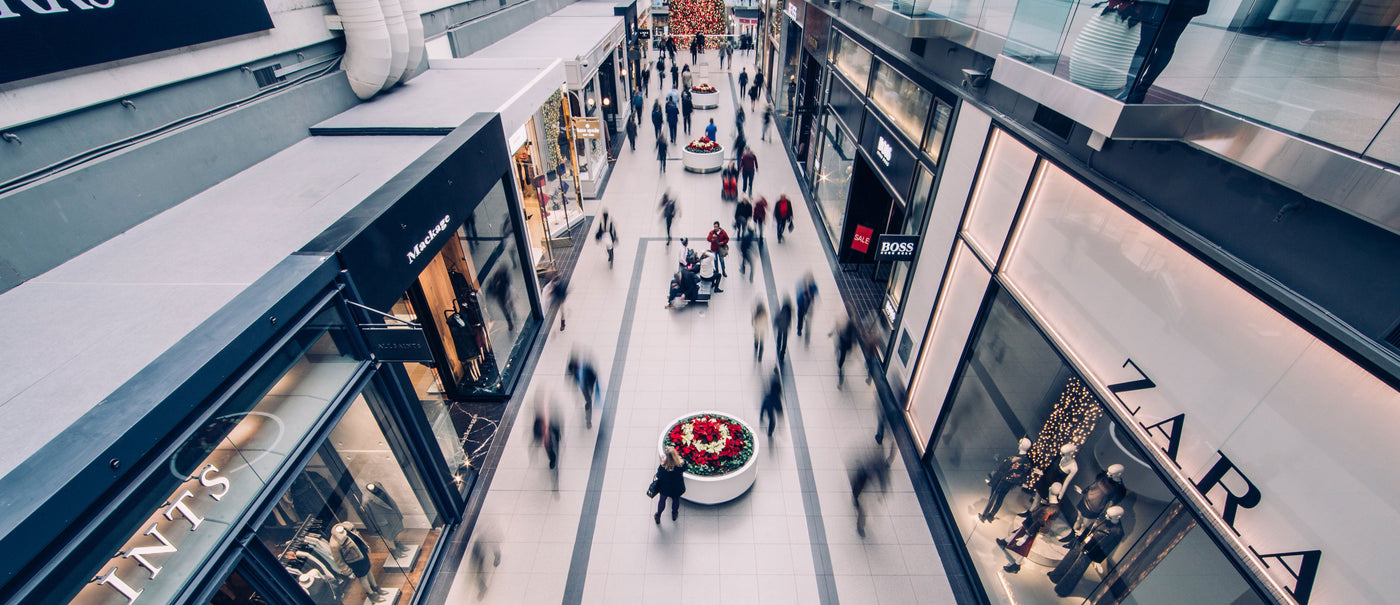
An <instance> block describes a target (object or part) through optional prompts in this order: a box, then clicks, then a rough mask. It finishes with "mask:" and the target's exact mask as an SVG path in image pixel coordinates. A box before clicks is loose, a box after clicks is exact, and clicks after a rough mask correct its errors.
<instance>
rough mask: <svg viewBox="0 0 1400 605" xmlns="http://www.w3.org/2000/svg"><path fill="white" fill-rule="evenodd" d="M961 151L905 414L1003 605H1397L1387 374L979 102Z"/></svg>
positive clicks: (958, 139)
mask: <svg viewBox="0 0 1400 605" xmlns="http://www.w3.org/2000/svg"><path fill="white" fill-rule="evenodd" d="M950 154H953V155H957V156H959V157H963V156H966V157H968V158H973V159H971V160H968V162H969V163H970V166H969V168H970V169H971V173H970V174H969V179H968V180H967V182H966V183H965V184H964V183H962V182H961V180H960V179H956V178H955V179H952V181H953V182H950V181H948V180H947V179H949V178H950V177H948V176H947V175H945V185H946V186H947V187H948V188H950V189H953V190H952V191H949V192H946V193H947V196H948V197H947V198H945V197H943V196H944V194H945V192H944V191H942V190H940V192H939V195H940V198H939V203H940V204H941V203H943V202H944V201H945V199H946V200H948V204H949V208H946V209H944V213H945V214H946V217H945V216H943V215H939V218H950V219H951V220H950V224H951V225H952V226H953V229H954V233H952V234H951V235H952V237H951V238H950V239H948V240H941V241H943V242H945V243H944V244H943V245H945V246H947V248H945V250H944V252H943V253H942V254H945V255H946V258H947V259H948V262H947V264H946V269H943V267H944V265H938V266H937V267H936V269H935V270H930V271H927V272H926V273H927V274H929V275H935V276H936V280H934V281H932V283H930V281H929V279H928V277H927V276H926V275H923V273H925V272H923V271H921V272H920V274H916V276H915V279H914V281H915V282H916V284H915V287H916V288H919V289H928V290H929V291H936V292H938V295H937V299H936V304H935V305H934V307H933V309H934V310H933V312H932V314H931V315H930V316H925V318H924V319H922V320H920V321H926V322H928V327H927V332H926V333H927V335H928V336H927V337H926V338H924V339H923V342H922V344H921V345H920V346H919V347H918V348H917V354H916V355H915V356H913V358H912V359H911V373H912V377H911V383H910V392H909V393H910V394H909V400H908V408H907V409H906V410H905V414H906V420H907V422H908V424H909V426H910V429H911V433H912V434H913V435H915V436H916V437H917V438H916V441H917V445H919V446H920V447H921V448H923V462H924V464H925V465H927V468H928V470H929V472H931V473H932V474H933V475H934V477H936V483H935V484H936V485H937V486H938V488H936V489H937V490H938V491H939V492H940V494H941V497H942V498H941V499H942V504H943V506H945V514H946V515H947V517H948V518H949V519H950V524H951V527H950V530H952V531H953V533H954V535H956V536H958V539H959V540H960V541H961V546H962V549H963V550H962V553H961V554H962V556H963V558H964V563H965V565H967V566H968V567H969V568H970V569H971V570H972V572H973V575H974V576H975V578H976V582H977V584H978V587H979V588H980V589H981V591H982V593H983V596H984V597H985V599H986V601H987V602H990V603H1004V604H1008V605H1009V604H1012V603H1095V604H1097V603H1138V604H1151V603H1163V604H1165V603H1230V604H1249V603H1300V604H1306V603H1351V602H1383V601H1387V600H1389V596H1388V595H1391V594H1394V593H1393V592H1392V591H1391V589H1392V588H1393V584H1394V580H1393V574H1391V573H1388V572H1387V563H1386V562H1385V561H1387V559H1388V558H1387V557H1386V556H1385V555H1384V547H1383V545H1382V543H1381V542H1379V541H1374V540H1366V539H1364V538H1363V536H1364V535H1366V534H1368V533H1371V532H1372V531H1373V529H1368V527H1369V528H1376V527H1385V526H1388V525H1389V524H1390V523H1391V521H1392V520H1394V519H1395V518H1396V515H1397V512H1396V511H1397V509H1396V507H1395V506H1394V504H1393V502H1392V500H1393V498H1390V494H1389V491H1388V490H1389V489H1390V488H1389V487H1388V486H1390V485H1393V483H1392V482H1391V480H1389V479H1383V478H1382V477H1385V476H1390V475H1393V473H1391V472H1390V471H1389V470H1386V469H1383V468H1381V467H1379V466H1376V465H1372V464H1370V463H1369V462H1367V460H1369V459H1371V458H1372V456H1373V453H1371V454H1368V447H1367V446H1366V445H1365V444H1368V443H1369V444H1377V443H1383V442H1385V441H1386V440H1387V439H1388V435H1391V434H1393V433H1394V432H1395V431H1396V430H1400V415H1397V414H1396V412H1395V410H1397V409H1400V407H1396V406H1400V392H1397V391H1396V389H1395V387H1394V384H1393V382H1392V381H1391V380H1392V379H1387V378H1385V377H1384V376H1382V375H1380V374H1375V373H1373V372H1372V371H1369V370H1367V369H1366V368H1365V367H1363V366H1362V365H1359V363H1358V359H1359V358H1358V357H1356V356H1355V353H1354V352H1349V351H1346V350H1343V349H1339V348H1337V347H1336V346H1334V345H1333V344H1329V341H1328V340H1326V339H1324V338H1322V337H1320V336H1319V335H1318V333H1316V332H1314V331H1312V330H1310V329H1308V328H1307V327H1305V326H1304V325H1301V324H1299V323H1295V320H1294V319H1293V318H1292V317H1291V316H1289V315H1286V314H1284V313H1282V312H1280V311H1279V310H1278V309H1277V308H1275V307H1274V306H1271V305H1270V304H1269V303H1268V302H1266V301H1265V300H1263V299H1261V298H1258V297H1257V296H1256V295H1255V294H1254V293H1253V292H1252V291H1251V290H1249V289H1246V288H1245V287H1243V286H1242V285H1241V284H1240V283H1237V282H1236V281H1234V280H1233V279H1231V278H1230V277H1229V276H1228V275H1227V274H1225V273H1222V272H1221V271H1219V270H1217V269H1216V268H1215V266H1214V265H1212V264H1209V263H1207V262H1206V261H1204V260H1203V259H1202V258H1200V257H1198V256H1196V255H1195V254H1194V253H1193V252H1191V251H1190V250H1188V249H1186V248H1184V247H1182V246H1181V245H1179V243H1178V242H1177V241H1176V240H1174V239H1172V238H1171V237H1168V236H1167V235H1165V234H1164V233H1163V232H1162V231H1159V230H1158V228H1156V227H1154V226H1153V225H1151V224H1148V223H1146V222H1144V221H1143V220H1142V218H1141V217H1140V216H1138V215H1136V214H1134V213H1133V212H1130V211H1129V210H1128V209H1126V208H1125V207H1124V206H1121V205H1120V204H1119V203H1117V202H1115V201H1113V199H1112V198H1110V197H1109V196H1108V195H1107V194H1105V193H1104V192H1103V191H1101V190H1099V189H1097V188H1095V187H1093V186H1091V185H1089V184H1087V183H1086V182H1084V181H1082V180H1080V177H1078V176H1077V175H1076V174H1075V173H1073V172H1071V171H1070V170H1069V169H1067V168H1065V167H1063V166H1061V165H1059V164H1057V163H1055V162H1052V161H1050V160H1049V159H1047V158H1045V157H1042V156H1041V155H1040V154H1039V153H1038V152H1037V151H1036V150H1035V149H1034V148H1032V147H1030V146H1028V145H1027V144H1026V143H1024V142H1023V141H1022V140H1020V139H1018V138H1017V137H1015V136H1012V135H1011V134H1009V133H1008V132H1007V131H1004V130H1002V129H1001V128H999V127H998V126H997V125H996V124H994V123H992V121H991V120H990V119H989V118H988V117H987V116H986V115H985V114H981V113H980V112H977V111H976V110H975V109H972V108H970V107H968V106H966V105H964V106H963V107H962V108H961V109H960V117H959V123H958V125H957V133H956V134H955V136H954V140H953V142H952V145H951V147H950ZM977 158H980V160H978V159H977ZM961 169H962V167H961V166H957V165H953V166H950V167H949V171H950V174H951V173H953V172H956V171H961ZM962 196H966V197H962ZM959 198H961V199H962V200H965V201H962V202H960V201H958V200H959ZM937 239H938V238H937V237H935V234H930V235H929V237H928V238H927V239H926V240H925V241H924V242H923V245H924V247H925V252H927V251H928V248H929V246H933V245H936V242H935V240H937ZM921 266H922V265H921ZM939 270H941V271H939ZM906 319H907V321H908V322H913V321H916V319H915V318H912V317H910V318H906ZM1323 402H1327V403H1323ZM1315 463H1316V464H1315ZM1341 494H1346V496H1345V497H1340V495H1341Z"/></svg>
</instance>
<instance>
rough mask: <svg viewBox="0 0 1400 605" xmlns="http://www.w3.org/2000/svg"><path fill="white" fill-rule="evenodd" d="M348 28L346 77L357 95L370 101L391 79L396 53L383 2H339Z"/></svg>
mask: <svg viewBox="0 0 1400 605" xmlns="http://www.w3.org/2000/svg"><path fill="white" fill-rule="evenodd" d="M335 12H336V13H339V14H340V23H341V27H343V28H344V29H345V61H344V65H345V75H347V76H349V78H350V89H351V90H353V91H355V96H357V97H359V98H361V99H369V98H370V97H373V96H374V95H375V93H378V92H379V91H380V90H383V88H384V82H386V81H387V80H388V79H389V74H390V68H391V64H392V62H393V53H392V52H391V51H390V47H389V28H388V26H387V25H385V23H384V10H383V9H382V8H380V6H379V0H335Z"/></svg>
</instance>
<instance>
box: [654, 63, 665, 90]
mask: <svg viewBox="0 0 1400 605" xmlns="http://www.w3.org/2000/svg"><path fill="white" fill-rule="evenodd" d="M656 86H657V90H660V91H661V92H666V57H665V56H664V55H662V56H658V57H656Z"/></svg>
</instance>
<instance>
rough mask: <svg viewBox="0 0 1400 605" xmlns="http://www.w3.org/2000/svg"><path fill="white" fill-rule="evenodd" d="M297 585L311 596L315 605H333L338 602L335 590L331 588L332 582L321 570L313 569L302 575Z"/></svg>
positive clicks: (298, 578)
mask: <svg viewBox="0 0 1400 605" xmlns="http://www.w3.org/2000/svg"><path fill="white" fill-rule="evenodd" d="M297 584H298V585H300V586H301V589H302V590H305V591H306V594H308V595H310V596H311V602H313V603H317V604H318V605H320V604H322V603H324V604H326V605H331V604H332V603H335V602H336V598H335V590H334V589H332V588H331V583H330V581H329V580H328V579H327V578H326V576H325V575H324V574H322V573H321V572H320V570H316V569H313V570H311V571H308V572H306V573H304V574H301V575H300V576H298V577H297Z"/></svg>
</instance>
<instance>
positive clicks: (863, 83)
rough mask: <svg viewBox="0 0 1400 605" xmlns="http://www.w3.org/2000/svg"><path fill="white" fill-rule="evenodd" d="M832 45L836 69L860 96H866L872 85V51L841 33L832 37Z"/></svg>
mask: <svg viewBox="0 0 1400 605" xmlns="http://www.w3.org/2000/svg"><path fill="white" fill-rule="evenodd" d="M831 43H832V44H831V53H832V57H834V61H835V64H836V69H838V70H840V72H841V73H842V75H844V76H846V79H848V80H850V81H851V84H852V85H853V86H854V87H855V89H856V90H857V91H858V92H860V94H862V95H863V94H866V88H867V87H868V86H869V85H870V64H871V62H872V61H873V60H874V57H873V56H872V55H871V54H870V51H868V50H865V49H864V48H861V46H860V45H859V44H856V43H855V42H853V41H851V39H850V38H847V37H846V36H845V35H844V34H842V33H840V32H837V33H836V35H835V36H833V37H832V39H831Z"/></svg>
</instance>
